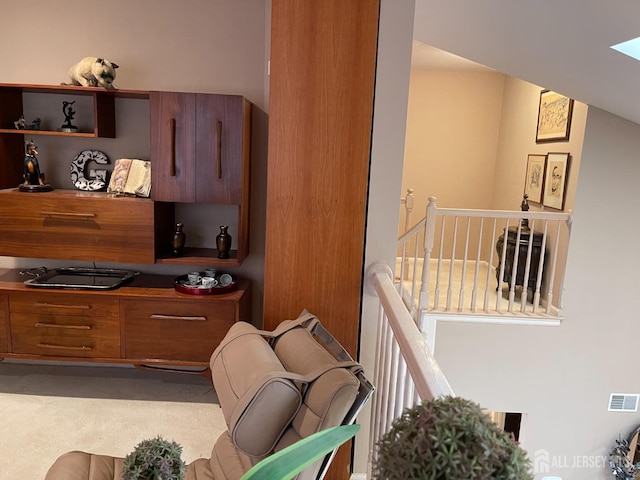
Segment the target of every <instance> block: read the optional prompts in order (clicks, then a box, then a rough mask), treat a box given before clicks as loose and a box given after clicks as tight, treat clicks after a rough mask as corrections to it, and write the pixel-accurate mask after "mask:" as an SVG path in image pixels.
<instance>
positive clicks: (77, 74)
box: [69, 57, 118, 88]
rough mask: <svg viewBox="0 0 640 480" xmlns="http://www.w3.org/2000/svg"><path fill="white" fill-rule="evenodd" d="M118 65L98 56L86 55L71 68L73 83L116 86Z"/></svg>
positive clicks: (70, 73) (85, 85) (87, 85)
mask: <svg viewBox="0 0 640 480" xmlns="http://www.w3.org/2000/svg"><path fill="white" fill-rule="evenodd" d="M116 68H118V65H116V64H115V63H113V62H110V61H109V60H105V59H104V58H98V57H85V58H83V59H82V60H80V61H79V62H78V63H76V64H75V65H73V66H72V67H71V68H70V69H69V78H70V79H71V85H81V86H83V87H104V88H114V86H113V81H114V80H115V79H116Z"/></svg>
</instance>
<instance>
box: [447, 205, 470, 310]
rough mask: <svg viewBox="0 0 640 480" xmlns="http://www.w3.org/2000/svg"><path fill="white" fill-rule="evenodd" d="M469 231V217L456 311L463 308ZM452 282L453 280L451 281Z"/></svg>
mask: <svg viewBox="0 0 640 480" xmlns="http://www.w3.org/2000/svg"><path fill="white" fill-rule="evenodd" d="M470 230H471V217H467V234H466V236H465V239H464V255H463V257H462V272H460V293H459V298H458V311H460V312H461V311H462V310H463V308H464V287H465V284H466V282H465V280H466V279H467V261H468V260H469V253H468V252H469V231H470ZM451 280H452V281H453V279H451Z"/></svg>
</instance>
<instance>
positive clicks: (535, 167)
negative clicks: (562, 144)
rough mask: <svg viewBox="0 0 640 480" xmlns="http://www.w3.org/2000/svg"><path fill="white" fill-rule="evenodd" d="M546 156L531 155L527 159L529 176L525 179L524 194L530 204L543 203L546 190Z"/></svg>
mask: <svg viewBox="0 0 640 480" xmlns="http://www.w3.org/2000/svg"><path fill="white" fill-rule="evenodd" d="M546 161H547V156H546V155H536V154H530V155H529V156H528V157H527V175H526V177H525V179H524V193H525V195H527V196H528V197H529V201H530V202H535V203H542V189H543V188H544V167H545V162H546Z"/></svg>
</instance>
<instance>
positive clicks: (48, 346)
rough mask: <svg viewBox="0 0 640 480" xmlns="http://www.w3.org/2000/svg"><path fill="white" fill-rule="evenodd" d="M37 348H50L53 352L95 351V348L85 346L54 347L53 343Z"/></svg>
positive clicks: (42, 344) (39, 345) (40, 345)
mask: <svg viewBox="0 0 640 480" xmlns="http://www.w3.org/2000/svg"><path fill="white" fill-rule="evenodd" d="M37 346H38V347H40V348H49V349H51V350H84V351H88V350H93V348H91V347H87V346H85V345H82V346H81V347H67V346H65V345H53V344H51V343H38V344H37Z"/></svg>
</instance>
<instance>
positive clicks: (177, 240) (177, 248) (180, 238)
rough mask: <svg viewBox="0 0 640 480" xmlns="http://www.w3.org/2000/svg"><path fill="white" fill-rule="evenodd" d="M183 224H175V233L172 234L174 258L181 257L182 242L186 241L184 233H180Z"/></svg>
mask: <svg viewBox="0 0 640 480" xmlns="http://www.w3.org/2000/svg"><path fill="white" fill-rule="evenodd" d="M183 227H184V224H182V223H176V231H175V232H174V234H173V243H172V251H171V253H172V254H173V256H174V257H179V256H181V255H182V252H183V250H184V242H185V239H186V235H185V233H184V232H183V231H182V229H183Z"/></svg>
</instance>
